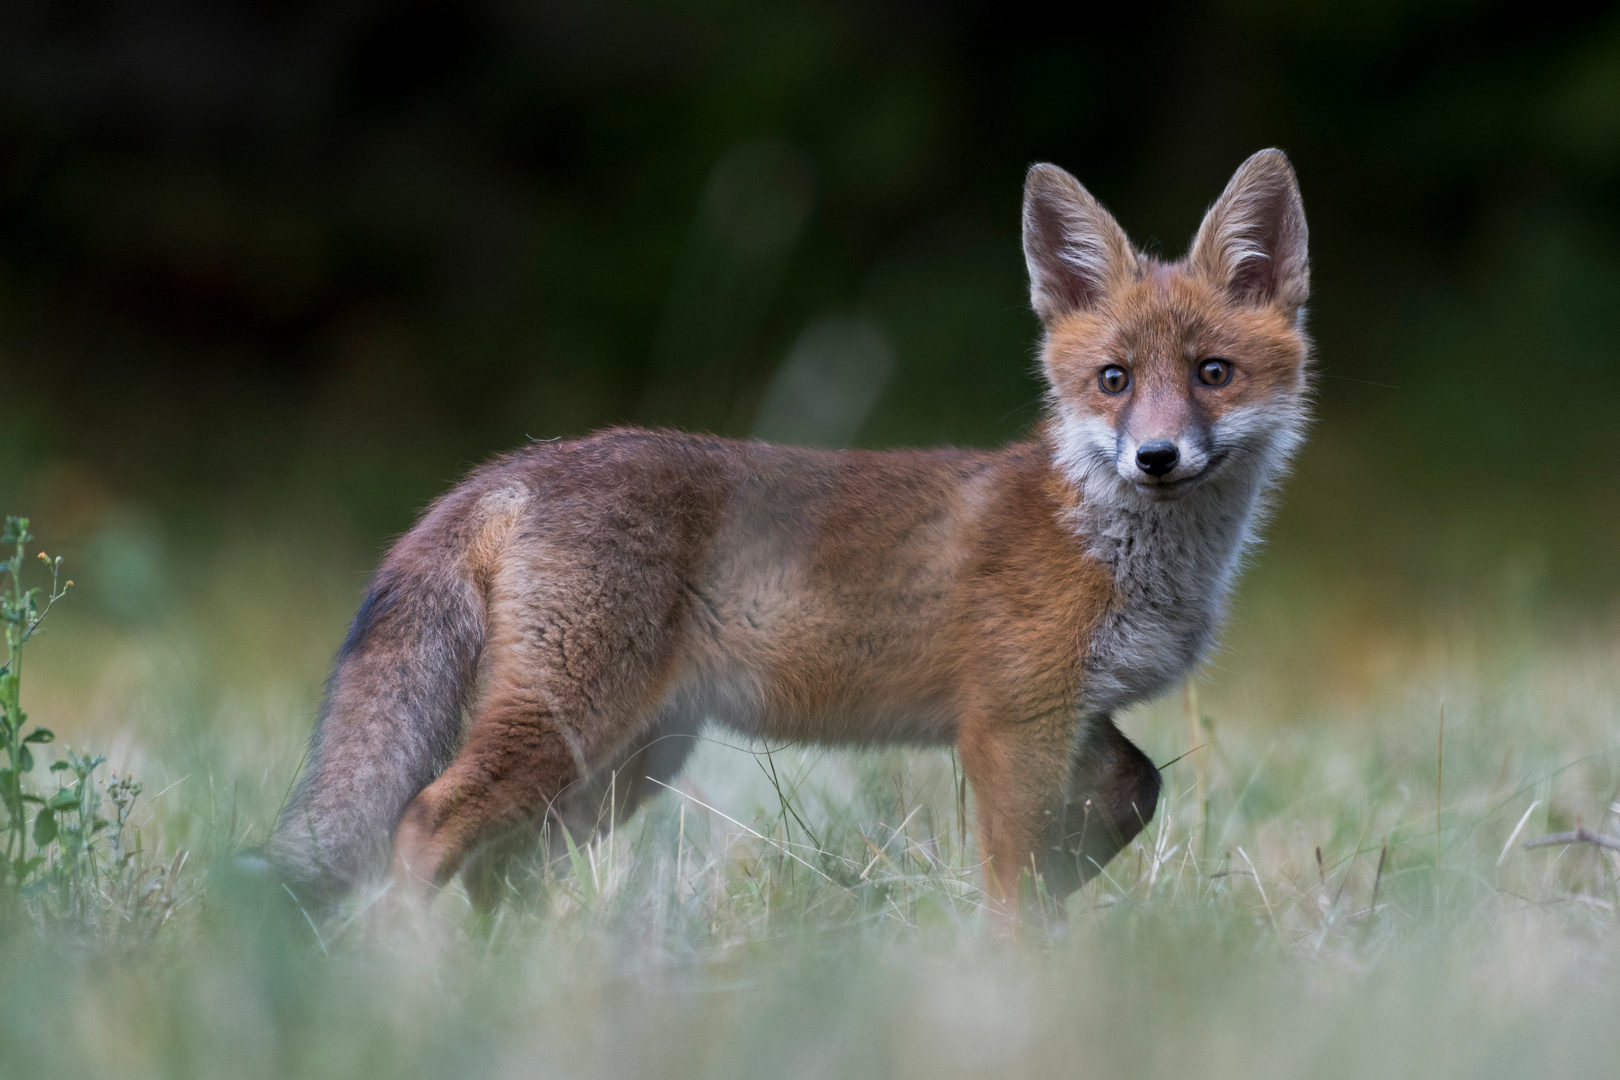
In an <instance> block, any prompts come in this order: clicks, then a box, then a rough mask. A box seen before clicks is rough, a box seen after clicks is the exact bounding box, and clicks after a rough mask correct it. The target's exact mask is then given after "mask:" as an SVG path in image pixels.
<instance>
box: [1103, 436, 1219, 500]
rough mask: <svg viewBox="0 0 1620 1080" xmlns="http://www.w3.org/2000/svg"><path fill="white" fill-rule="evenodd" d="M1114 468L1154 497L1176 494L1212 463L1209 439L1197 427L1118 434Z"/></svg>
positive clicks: (1122, 476)
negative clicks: (1140, 433) (1139, 434)
mask: <svg viewBox="0 0 1620 1080" xmlns="http://www.w3.org/2000/svg"><path fill="white" fill-rule="evenodd" d="M1117 445H1118V450H1117V452H1116V454H1115V457H1114V468H1115V470H1116V471H1117V472H1118V473H1119V477H1120V479H1121V480H1124V481H1125V482H1126V483H1129V484H1134V485H1136V487H1137V488H1138V489H1139V490H1142V491H1144V492H1145V493H1146V494H1148V495H1150V496H1152V497H1153V498H1156V499H1162V498H1175V497H1177V496H1179V495H1181V494H1183V493H1184V492H1186V491H1187V490H1188V489H1190V488H1191V487H1192V486H1193V485H1194V484H1195V483H1196V482H1197V481H1198V480H1199V479H1200V478H1201V477H1203V475H1204V474H1205V473H1206V472H1208V471H1209V468H1210V465H1211V464H1212V462H1211V458H1210V453H1209V448H1208V440H1207V439H1206V438H1205V437H1204V436H1203V435H1202V434H1201V433H1199V432H1198V431H1196V430H1189V431H1184V432H1180V433H1175V434H1168V433H1166V434H1150V435H1148V436H1147V437H1145V438H1136V437H1133V436H1132V434H1131V433H1130V432H1129V430H1126V431H1122V432H1120V434H1119V437H1118V444H1117Z"/></svg>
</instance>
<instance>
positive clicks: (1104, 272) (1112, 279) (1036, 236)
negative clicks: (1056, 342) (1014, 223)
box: [1024, 165, 1136, 325]
mask: <svg viewBox="0 0 1620 1080" xmlns="http://www.w3.org/2000/svg"><path fill="white" fill-rule="evenodd" d="M1024 262H1025V264H1026V265H1027V266H1028V267H1029V300H1030V304H1031V305H1033V306H1034V308H1035V314H1037V315H1039V316H1040V317H1041V322H1043V323H1046V324H1047V325H1050V324H1051V322H1052V320H1053V319H1056V318H1057V317H1058V316H1060V315H1066V314H1068V313H1069V312H1071V311H1079V310H1083V309H1085V308H1090V307H1094V306H1095V305H1096V304H1097V302H1098V301H1099V300H1101V299H1102V298H1103V297H1104V296H1105V295H1107V293H1108V290H1109V289H1110V288H1112V287H1113V286H1114V285H1115V283H1116V282H1117V281H1118V280H1119V279H1120V278H1121V277H1122V276H1124V275H1127V274H1131V273H1134V268H1135V266H1136V253H1135V252H1134V251H1133V250H1132V249H1131V242H1130V240H1129V239H1128V238H1127V237H1126V236H1125V230H1124V229H1121V228H1120V227H1119V223H1118V222H1117V221H1115V220H1114V217H1113V215H1112V214H1110V213H1109V212H1108V211H1107V210H1104V209H1103V206H1102V203H1100V202H1098V201H1097V200H1096V199H1095V198H1093V197H1092V195H1091V192H1089V191H1087V190H1086V189H1085V188H1083V187H1081V186H1080V181H1078V180H1076V179H1075V178H1074V177H1072V176H1070V175H1069V174H1068V173H1066V172H1064V171H1063V170H1062V169H1060V168H1058V167H1057V166H1056V165H1036V166H1034V167H1033V168H1031V169H1030V170H1029V177H1028V179H1026V180H1025V181H1024Z"/></svg>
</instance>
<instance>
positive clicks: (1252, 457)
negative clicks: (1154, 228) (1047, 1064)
mask: <svg viewBox="0 0 1620 1080" xmlns="http://www.w3.org/2000/svg"><path fill="white" fill-rule="evenodd" d="M1024 248H1025V255H1026V259H1027V263H1028V269H1029V275H1030V292H1031V299H1032V303H1033V306H1034V308H1035V311H1036V313H1037V314H1038V315H1039V317H1040V320H1041V323H1042V327H1043V331H1044V333H1043V342H1042V351H1041V357H1042V360H1041V363H1042V370H1043V373H1044V375H1045V378H1046V382H1047V386H1048V408H1047V415H1046V417H1045V419H1044V420H1043V421H1042V423H1041V424H1040V425H1039V427H1038V429H1037V430H1036V431H1035V433H1034V434H1033V437H1032V438H1030V439H1028V440H1027V441H1024V442H1021V443H1016V444H1013V445H1010V446H1007V447H1004V448H1002V449H999V450H956V449H939V450H926V451H896V452H875V451H826V450H806V449H794V448H788V447H778V446H772V445H768V444H764V443H758V442H737V441H732V440H725V439H719V438H714V437H710V436H700V435H686V434H681V433H676V432H654V431H638V430H634V429H619V430H614V431H608V432H603V433H600V434H598V435H594V436H590V437H588V438H585V439H581V440H576V441H572V442H562V443H552V444H540V445H536V446H531V447H528V448H526V449H524V450H521V451H518V452H517V453H514V454H511V455H508V456H506V457H504V458H500V459H497V460H496V461H494V462H491V463H490V464H488V465H486V466H484V467H482V468H480V469H478V470H475V471H474V472H473V473H472V474H471V475H470V476H469V477H468V478H467V479H466V480H465V481H463V482H462V483H461V484H460V485H459V486H458V487H457V488H455V489H454V490H453V491H451V492H450V493H448V494H447V495H445V496H444V497H443V498H441V499H440V500H439V501H438V502H436V503H435V504H434V505H433V506H432V507H430V508H429V509H428V511H427V512H426V513H425V514H424V515H423V517H422V519H421V520H420V521H419V522H418V523H417V525H416V526H415V527H414V528H413V529H412V530H411V531H410V532H409V533H408V534H407V535H406V536H405V537H404V538H403V539H401V540H400V542H399V543H398V544H397V545H396V546H395V547H394V549H393V550H392V551H391V552H390V553H389V554H388V556H387V558H386V559H385V560H384V562H383V564H382V566H381V567H380V569H379V570H378V572H377V575H376V577H375V579H374V580H373V583H372V586H371V589H370V591H369V593H368V596H367V598H366V600H365V602H364V603H363V604H362V607H361V611H360V614H359V615H358V616H357V617H356V620H355V624H354V626H353V628H352V630H351V632H350V636H349V640H348V641H347V643H346V644H345V646H344V649H343V652H342V653H341V655H340V656H339V659H338V663H337V667H336V670H335V671H334V673H333V678H332V683H331V692H330V696H329V699H328V702H327V706H326V709H325V712H324V714H323V716H322V719H321V721H320V722H319V724H318V725H317V728H316V732H315V735H314V738H313V743H312V749H311V756H310V765H309V768H308V769H307V770H306V772H305V774H304V776H303V777H302V779H301V781H300V783H299V785H298V787H297V788H296V790H295V793H294V796H293V798H292V799H291V800H290V801H289V805H288V807H287V809H286V811H285V812H284V813H283V815H282V818H281V821H280V822H279V823H278V826H277V830H276V832H275V834H274V836H273V838H272V840H271V842H270V844H269V846H268V855H269V856H270V858H271V860H272V861H273V862H274V864H275V865H276V866H277V867H278V868H279V870H280V871H281V873H282V874H283V876H284V877H285V878H286V880H287V881H288V883H289V885H290V886H292V887H295V888H296V889H298V890H300V891H301V892H302V893H303V894H305V895H308V896H310V897H311V898H312V899H316V898H328V897H333V896H337V895H340V894H341V893H343V892H344V891H346V890H348V889H350V888H352V887H353V886H355V885H357V884H360V883H363V882H365V881H367V880H368V879H371V878H373V877H374V876H375V875H377V874H378V873H379V871H380V870H381V869H382V867H383V866H384V865H386V864H387V863H388V861H389V859H390V855H391V858H392V864H393V873H394V876H395V878H396V879H397V880H399V881H401V882H403V883H407V884H410V883H417V884H420V885H423V886H426V887H436V886H438V885H441V884H443V883H444V882H445V881H447V880H448V879H449V878H450V877H451V876H452V875H453V874H455V873H456V872H457V871H458V870H464V871H465V874H464V876H465V878H466V880H467V883H468V887H469V890H470V891H471V892H472V894H473V896H474V899H475V900H476V901H478V902H480V903H491V902H493V901H494V900H496V899H498V898H499V896H500V895H501V894H502V892H503V890H504V889H505V887H506V885H507V883H508V882H509V881H510V880H511V871H512V867H513V866H514V865H515V864H516V863H517V862H519V861H521V860H522V859H524V858H526V857H532V855H533V854H535V853H536V851H537V848H543V847H544V844H543V843H542V842H541V840H540V839H539V837H540V835H541V834H542V833H543V832H544V831H545V827H546V825H547V823H548V822H560V823H562V824H563V825H565V826H567V828H568V830H569V832H570V833H571V834H573V835H576V836H578V835H579V834H580V832H581V831H582V830H583V831H586V832H588V831H589V830H590V829H591V828H593V827H594V826H595V823H596V821H597V819H598V818H600V817H602V816H604V815H603V813H602V811H603V810H604V808H605V807H606V805H607V803H608V801H609V800H615V801H616V802H617V804H618V805H617V806H615V807H613V808H612V810H611V815H612V816H620V817H622V815H624V814H627V813H629V812H631V811H632V810H633V809H634V806H635V805H636V803H637V802H638V801H640V800H641V799H642V798H644V797H645V796H646V795H647V794H649V793H650V792H651V791H653V790H656V786H654V785H649V784H648V783H647V781H649V780H652V781H658V782H659V783H663V782H665V781H670V780H673V778H674V777H675V775H676V774H677V773H678V771H679V769H680V767H681V765H682V763H683V761H684V759H685V757H686V755H687V754H688V753H689V752H690V749H691V748H692V746H693V745H694V743H695V741H696V737H697V735H698V733H699V732H700V730H701V729H702V727H703V726H704V725H705V724H708V723H718V724H722V725H725V726H727V727H729V728H732V729H734V730H736V731H738V732H740V733H742V734H745V735H749V736H756V737H771V738H789V739H796V740H801V741H805V742H813V743H823V744H846V745H847V744H881V743H893V742H907V743H921V744H934V745H940V744H953V743H954V744H955V745H956V746H957V747H958V749H959V750H960V753H961V757H962V762H963V765H964V768H965V770H966V772H967V776H968V779H969V782H970V783H971V785H972V787H973V791H974V794H975V806H976V821H977V826H976V835H977V838H978V843H979V850H980V851H981V853H982V854H983V856H984V857H985V859H986V862H987V887H988V892H989V894H990V896H991V898H992V899H993V900H994V901H995V906H996V908H997V910H998V911H1000V912H1001V913H1002V914H1003V915H1005V916H1006V917H1007V918H1008V919H1012V918H1015V917H1016V912H1017V900H1016V897H1017V896H1018V893H1019V876H1020V875H1021V874H1028V873H1032V872H1033V873H1036V874H1039V875H1041V876H1042V878H1043V879H1044V880H1043V883H1044V885H1045V887H1046V888H1047V890H1048V891H1049V892H1052V893H1056V894H1058V895H1064V894H1066V893H1067V892H1068V891H1071V890H1072V889H1074V888H1077V887H1078V886H1079V885H1080V884H1081V883H1083V882H1084V881H1085V880H1086V879H1087V878H1088V877H1090V876H1091V875H1092V874H1094V873H1096V872H1097V870H1098V869H1100V868H1101V866H1102V865H1103V864H1104V863H1106V862H1107V860H1108V859H1109V858H1111V857H1112V856H1113V855H1114V854H1115V853H1116V852H1117V851H1119V850H1120V848H1121V847H1123V846H1124V844H1126V843H1127V842H1129V840H1130V838H1131V837H1132V836H1134V835H1135V834H1136V833H1137V832H1138V831H1139V830H1140V829H1141V828H1142V827H1143V825H1144V824H1145V823H1146V821H1147V820H1148V819H1149V818H1150V817H1151V816H1152V814H1153V812H1154V807H1155V804H1156V801H1157V797H1158V792H1159V779H1158V772H1157V770H1156V769H1155V768H1154V767H1153V765H1152V763H1151V761H1149V760H1148V759H1147V757H1146V756H1145V755H1143V754H1142V752H1141V751H1140V750H1138V749H1137V748H1136V747H1135V746H1133V745H1132V744H1131V743H1130V742H1129V740H1127V739H1126V738H1125V736H1124V735H1123V734H1122V733H1121V732H1120V730H1119V729H1118V727H1117V726H1116V725H1115V724H1114V723H1113V720H1112V715H1111V714H1112V713H1113V712H1115V711H1117V710H1119V709H1121V708H1124V707H1125V706H1128V705H1130V704H1132V703H1133V702H1135V701H1138V700H1141V699H1142V698H1144V697H1147V696H1149V695H1152V694H1154V693H1157V692H1159V691H1161V690H1163V689H1165V688H1166V687H1168V686H1170V685H1173V684H1174V683H1176V682H1177V681H1179V680H1181V679H1183V678H1185V677H1186V675H1187V674H1188V673H1189V672H1190V671H1191V669H1192V668H1193V666H1194V665H1195V664H1196V663H1197V662H1198V661H1199V659H1200V658H1201V657H1202V656H1203V655H1204V654H1205V653H1206V651H1207V650H1208V648H1209V647H1210V644H1211V642H1212V640H1213V637H1214V633H1215V629H1216V627H1217V625H1218V623H1219V620H1220V614H1221V607H1222V604H1223V602H1224V598H1225V596H1226V593H1227V590H1228V589H1229V587H1230V585H1231V582H1232V579H1233V577H1234V574H1235V572H1236V569H1237V567H1238V564H1239V561H1240V559H1241V557H1242V554H1243V552H1244V549H1245V547H1246V545H1247V544H1248V543H1249V540H1250V538H1251V537H1252V535H1253V533H1254V530H1255V529H1256V527H1257V524H1258V521H1259V518H1260V516H1261V514H1262V512H1263V508H1264V505H1265V501H1266V497H1267V493H1268V492H1269V491H1270V490H1271V488H1272V487H1273V485H1274V484H1275V482H1276V480H1277V479H1278V478H1279V477H1280V476H1281V474H1282V472H1283V470H1284V468H1285V466H1286V463H1287V461H1288V459H1289V456H1290V455H1291V454H1292V453H1293V451H1294V450H1295V449H1296V448H1297V446H1298V444H1299V442H1300V440H1301V438H1302V436H1303V431H1304V427H1305V422H1306V397H1307V394H1306V389H1307V380H1306V355H1307V349H1308V343H1307V340H1306V337H1305V334H1304V332H1303V329H1302V322H1303V314H1302V310H1303V303H1304V301H1305V298H1306V294H1307V291H1308V276H1307V268H1306V231H1305V221H1304V214H1303V209H1302V206H1301V203H1300V198H1299V193H1298V188H1297V185H1296V183H1295V180H1294V175H1293V171H1292V169H1291V168H1290V167H1289V165H1288V163H1287V160H1286V159H1285V158H1284V157H1283V155H1282V154H1281V153H1279V152H1277V151H1263V152H1261V153H1260V154H1257V155H1255V156H1254V157H1253V158H1250V159H1249V161H1247V162H1246V163H1245V164H1244V165H1243V167H1242V168H1240V169H1239V170H1238V172H1237V174H1236V175H1235V176H1234V177H1233V179H1232V181H1231V183H1230V184H1229V185H1228V187H1227V190H1226V192H1225V193H1224V194H1223V195H1222V196H1221V198H1220V199H1219V200H1218V201H1217V202H1216V204H1215V205H1214V207H1212V208H1211V210H1210V211H1209V213H1208V215H1207V216H1206V218H1205V221H1204V223H1203V225H1202V227H1201V228H1200V230H1199V232H1198V235H1197V237H1196V238H1195V239H1194V242H1193V246H1192V249H1191V251H1190V253H1189V255H1188V256H1187V258H1186V259H1184V260H1182V261H1180V262H1177V263H1162V262H1159V261H1157V260H1155V259H1152V258H1150V257H1148V256H1145V255H1143V254H1141V253H1140V252H1138V251H1136V249H1135V248H1134V247H1132V245H1131V244H1130V242H1129V240H1128V239H1127V238H1126V236H1125V234H1124V233H1123V231H1122V230H1121V229H1120V228H1119V226H1118V225H1117V224H1116V223H1115V222H1114V220H1113V218H1112V217H1110V216H1109V215H1108V213H1107V211H1106V210H1104V209H1103V208H1102V207H1101V205H1099V204H1098V203H1097V202H1096V200H1095V199H1093V198H1092V196H1091V195H1090V194H1089V193H1088V192H1086V190H1085V189H1084V188H1083V187H1081V186H1080V184H1079V183H1078V182H1077V181H1075V180H1074V179H1073V177H1071V176H1069V174H1067V173H1066V172H1063V171H1062V170H1060V169H1058V168H1056V167H1054V166H1050V165H1037V166H1035V167H1034V168H1033V169H1032V170H1031V171H1030V173H1029V176H1028V179H1027V183H1026V189H1025V201H1024ZM464 709H465V710H466V711H468V712H469V713H470V716H471V723H470V724H469V725H467V726H466V729H465V731H464V730H463V724H462V719H461V717H462V713H463V710H464ZM390 841H391V842H390Z"/></svg>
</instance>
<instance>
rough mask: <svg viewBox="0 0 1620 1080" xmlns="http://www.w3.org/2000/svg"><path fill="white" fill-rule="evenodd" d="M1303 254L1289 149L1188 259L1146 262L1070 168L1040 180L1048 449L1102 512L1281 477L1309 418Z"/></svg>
mask: <svg viewBox="0 0 1620 1080" xmlns="http://www.w3.org/2000/svg"><path fill="white" fill-rule="evenodd" d="M1305 244H1306V230H1305V210H1304V206H1303V205H1302V204H1301V202H1300V197H1299V185H1298V183H1297V181H1296V180H1295V178H1294V170H1293V169H1292V167H1290V166H1289V164H1288V159H1287V158H1286V157H1285V156H1283V154H1282V152H1281V151H1278V150H1262V151H1260V152H1259V153H1258V154H1255V155H1254V156H1253V157H1251V158H1249V160H1248V161H1245V162H1244V163H1243V165H1242V167H1240V168H1239V169H1238V171H1237V173H1236V174H1235V175H1234V176H1233V177H1232V180H1231V182H1230V183H1228V184H1227V186H1226V191H1225V192H1223V193H1222V195H1221V197H1220V198H1219V199H1218V200H1216V202H1215V205H1214V206H1212V207H1211V208H1210V210H1209V212H1208V213H1207V214H1206V215H1205V217H1204V221H1203V224H1202V225H1201V226H1200V227H1199V229H1198V234H1197V236H1196V237H1194V239H1193V242H1192V249H1191V250H1190V251H1189V252H1188V254H1187V256H1186V257H1185V258H1184V259H1182V260H1181V261H1179V262H1175V263H1164V262H1160V261H1159V260H1157V259H1155V258H1152V257H1151V256H1148V255H1144V254H1142V253H1140V252H1138V251H1137V250H1136V249H1135V248H1134V247H1133V246H1132V245H1131V242H1130V240H1129V239H1128V238H1127V237H1126V236H1125V233H1124V231H1123V230H1122V229H1121V228H1120V227H1119V224H1118V223H1117V222H1115V221H1114V219H1113V217H1112V216H1111V215H1110V214H1109V213H1108V211H1107V210H1105V209H1103V207H1102V204H1101V203H1099V202H1097V200H1096V199H1095V198H1093V197H1092V195H1091V193H1090V192H1088V191H1086V189H1085V188H1084V187H1082V186H1080V183H1079V182H1078V181H1077V180H1075V178H1074V177H1072V176H1070V175H1069V174H1068V173H1067V172H1064V171H1063V170H1062V169H1060V168H1058V167H1057V166H1055V165H1036V166H1035V167H1034V168H1032V169H1030V171H1029V178H1028V181H1027V183H1026V185H1025V188H1024V257H1025V261H1026V262H1027V263H1028V266H1029V281H1030V298H1031V301H1032V303H1033V304H1034V307H1035V312H1036V314H1037V315H1039V316H1040V319H1041V323H1042V325H1043V327H1044V329H1045V335H1044V340H1043V345H1042V366H1043V368H1044V373H1045V375H1046V379H1047V383H1048V385H1049V387H1050V400H1051V407H1052V413H1053V419H1052V426H1051V428H1050V437H1051V441H1052V444H1053V451H1054V455H1055V458H1056V460H1057V463H1058V465H1059V466H1060V467H1061V468H1062V469H1063V470H1064V471H1065V473H1067V474H1068V475H1069V477H1070V478H1071V479H1072V480H1073V482H1075V483H1076V484H1077V485H1078V486H1080V487H1081V488H1082V489H1083V490H1084V492H1085V494H1086V497H1087V498H1088V500H1089V499H1107V500H1110V501H1112V500H1119V499H1123V500H1132V501H1138V500H1152V501H1166V500H1172V499H1180V498H1182V497H1184V496H1186V495H1189V494H1190V493H1192V492H1194V491H1196V490H1198V489H1200V488H1203V487H1206V486H1210V487H1220V486H1223V485H1222V484H1221V480H1222V478H1223V477H1224V478H1228V479H1231V480H1241V481H1244V482H1246V483H1249V484H1254V483H1257V484H1258V486H1259V487H1263V486H1264V485H1265V483H1267V482H1268V481H1269V480H1270V479H1271V478H1272V477H1273V476H1275V475H1276V474H1277V473H1278V472H1279V471H1280V470H1281V468H1282V467H1283V466H1284V465H1285V464H1286V462H1287V459H1288V457H1289V456H1290V455H1291V454H1292V453H1293V451H1294V449H1295V448H1296V447H1297V446H1298V444H1299V442H1300V440H1301V438H1302V436H1303V430H1304V426H1305V420H1306V400H1305V398H1306V378H1305V361H1306V355H1307V352H1308V349H1309V342H1308V340H1307V338H1306V336H1305V332H1304V327H1303V322H1304V303H1305V299H1306V295H1307V293H1308V292H1309V287H1310V271H1309V268H1308V267H1307V265H1306V252H1305ZM1257 489H1258V488H1257Z"/></svg>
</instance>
